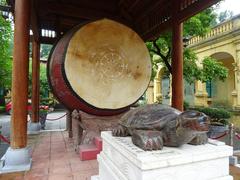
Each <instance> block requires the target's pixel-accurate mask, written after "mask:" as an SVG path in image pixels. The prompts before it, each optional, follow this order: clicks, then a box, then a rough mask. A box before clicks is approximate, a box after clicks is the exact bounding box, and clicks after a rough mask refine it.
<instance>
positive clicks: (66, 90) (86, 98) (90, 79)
mask: <svg viewBox="0 0 240 180" xmlns="http://www.w3.org/2000/svg"><path fill="white" fill-rule="evenodd" d="M47 69H48V71H47V72H48V81H49V84H50V87H51V89H52V92H53V94H54V95H55V96H56V98H57V99H58V101H59V102H61V103H62V104H63V105H64V106H65V107H66V108H67V109H68V110H74V109H78V110H82V111H84V112H86V113H89V114H93V115H100V116H110V115H116V114H119V113H122V112H124V111H126V110H128V109H129V107H130V106H131V105H132V104H134V103H135V102H136V101H137V100H138V99H139V98H140V97H141V96H142V95H143V94H144V92H145V91H146V89H147V87H148V84H149V82H150V78H151V60H150V56H149V53H148V50H147V48H146V46H145V43H144V42H143V41H142V39H141V38H140V37H139V36H138V35H137V34H136V33H135V32H134V31H133V30H131V29H130V28H128V27H126V26H125V25H122V24H120V23H117V22H115V21H112V20H108V19H102V20H98V21H95V22H91V23H88V24H85V25H84V26H77V27H75V28H73V29H72V30H71V31H69V32H68V33H67V34H65V35H64V36H63V37H62V38H61V39H60V40H59V41H58V43H57V44H56V45H55V46H54V48H53V49H52V51H51V54H50V56H49V60H48V67H47Z"/></svg>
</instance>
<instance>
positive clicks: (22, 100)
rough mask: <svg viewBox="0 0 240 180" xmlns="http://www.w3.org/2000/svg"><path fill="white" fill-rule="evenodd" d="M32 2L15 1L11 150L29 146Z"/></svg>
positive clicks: (26, 0) (25, 0)
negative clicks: (29, 72)
mask: <svg viewBox="0 0 240 180" xmlns="http://www.w3.org/2000/svg"><path fill="white" fill-rule="evenodd" d="M29 26H30V0H16V1H15V25H14V50H13V72H12V116H11V148H12V149H19V148H25V147H26V145H27V114H28V111H27V104H28V63H29V29H30V28H29Z"/></svg>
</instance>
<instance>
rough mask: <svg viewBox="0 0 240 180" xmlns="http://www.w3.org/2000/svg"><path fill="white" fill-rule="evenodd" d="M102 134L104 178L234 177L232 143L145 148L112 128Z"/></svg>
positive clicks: (175, 179) (197, 179)
mask: <svg viewBox="0 0 240 180" xmlns="http://www.w3.org/2000/svg"><path fill="white" fill-rule="evenodd" d="M101 136H102V139H103V151H102V152H101V153H100V155H99V156H98V162H99V178H100V179H101V180H120V179H121V180H183V179H184V180H192V179H193V180H207V179H208V180H209V179H215V180H232V176H230V175H229V156H230V155H232V153H233V150H232V147H230V146H226V145H225V144H222V143H218V142H217V141H210V143H208V144H206V145H199V146H193V145H188V144H186V145H183V146H181V147H179V148H171V147H164V148H163V150H161V151H143V150H142V149H140V148H138V147H137V146H135V145H133V144H132V142H131V138H130V137H113V136H112V135H111V132H102V134H101ZM95 178H96V177H95Z"/></svg>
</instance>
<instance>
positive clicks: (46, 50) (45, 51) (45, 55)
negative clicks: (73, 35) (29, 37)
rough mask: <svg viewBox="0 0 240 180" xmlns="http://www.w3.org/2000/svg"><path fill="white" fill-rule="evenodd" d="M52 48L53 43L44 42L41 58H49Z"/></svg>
mask: <svg viewBox="0 0 240 180" xmlns="http://www.w3.org/2000/svg"><path fill="white" fill-rule="evenodd" d="M51 49H52V45H50V44H42V45H41V58H44V59H47V58H48V56H49V53H50V51H51Z"/></svg>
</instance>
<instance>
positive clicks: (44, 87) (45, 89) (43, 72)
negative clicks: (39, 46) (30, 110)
mask: <svg viewBox="0 0 240 180" xmlns="http://www.w3.org/2000/svg"><path fill="white" fill-rule="evenodd" d="M39 75H40V76H39V84H40V89H39V91H40V92H39V93H40V94H39V95H40V101H41V100H42V99H45V98H48V93H49V91H50V88H49V85H48V79H47V67H46V64H43V63H40V73H39ZM28 80H29V82H28V84H29V96H31V89H32V60H30V62H29V78H28Z"/></svg>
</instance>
